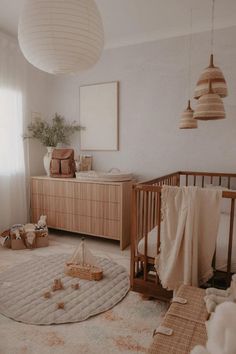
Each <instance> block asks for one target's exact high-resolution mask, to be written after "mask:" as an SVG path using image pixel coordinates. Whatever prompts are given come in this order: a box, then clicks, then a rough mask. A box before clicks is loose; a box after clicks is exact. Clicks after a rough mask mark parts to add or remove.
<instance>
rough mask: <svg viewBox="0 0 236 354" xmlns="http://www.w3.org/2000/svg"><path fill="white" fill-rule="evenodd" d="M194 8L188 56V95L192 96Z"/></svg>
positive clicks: (191, 11) (191, 13)
mask: <svg viewBox="0 0 236 354" xmlns="http://www.w3.org/2000/svg"><path fill="white" fill-rule="evenodd" d="M192 27H193V9H192V4H191V9H190V35H189V48H188V50H189V58H188V97H189V99H190V97H191V81H192V80H191V71H192V70H191V66H192V36H193V30H192Z"/></svg>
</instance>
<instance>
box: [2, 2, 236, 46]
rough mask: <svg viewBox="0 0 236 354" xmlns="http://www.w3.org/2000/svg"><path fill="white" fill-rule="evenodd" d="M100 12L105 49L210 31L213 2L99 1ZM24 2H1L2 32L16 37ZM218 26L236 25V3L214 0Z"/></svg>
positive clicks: (216, 24)
mask: <svg viewBox="0 0 236 354" xmlns="http://www.w3.org/2000/svg"><path fill="white" fill-rule="evenodd" d="M96 2H97V5H98V7H99V9H100V12H101V15H102V19H103V24H104V31H105V45H106V48H110V47H117V46H123V45H129V44H135V43H141V42H146V41H152V40H156V39H161V38H167V37H175V36H179V35H184V34H187V33H189V32H190V9H191V4H192V11H193V27H192V28H193V32H202V31H206V30H209V29H210V27H211V25H210V22H211V4H212V1H211V0H96ZM23 3H24V0H11V1H9V0H0V29H1V30H2V31H4V32H6V33H8V34H10V35H13V36H17V23H18V18H19V13H20V11H21V8H22V5H23ZM215 8H216V10H215V27H216V28H224V27H230V26H234V25H236V0H215Z"/></svg>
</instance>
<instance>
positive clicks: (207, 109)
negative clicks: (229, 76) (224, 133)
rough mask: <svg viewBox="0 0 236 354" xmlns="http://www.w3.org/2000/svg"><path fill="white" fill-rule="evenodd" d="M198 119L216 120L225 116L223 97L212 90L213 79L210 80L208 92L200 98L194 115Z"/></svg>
mask: <svg viewBox="0 0 236 354" xmlns="http://www.w3.org/2000/svg"><path fill="white" fill-rule="evenodd" d="M193 118H194V119H198V120H216V119H224V118H225V109H224V104H223V101H222V98H221V97H220V96H219V95H218V94H217V93H214V92H213V90H212V83H211V81H209V82H208V92H207V93H206V94H204V95H203V96H201V97H200V98H199V100H198V103H197V106H196V109H195V112H194V115H193Z"/></svg>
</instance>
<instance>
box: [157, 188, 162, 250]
mask: <svg viewBox="0 0 236 354" xmlns="http://www.w3.org/2000/svg"><path fill="white" fill-rule="evenodd" d="M160 245H161V192H159V193H158V234H157V254H159V252H160Z"/></svg>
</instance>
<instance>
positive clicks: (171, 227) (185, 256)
mask: <svg viewBox="0 0 236 354" xmlns="http://www.w3.org/2000/svg"><path fill="white" fill-rule="evenodd" d="M221 198H222V191H220V190H214V189H206V188H199V187H171V186H163V188H162V218H163V221H162V223H161V249H160V254H159V255H158V258H157V260H156V264H157V272H158V274H159V277H160V280H161V283H162V286H163V287H164V288H167V289H169V290H175V289H176V288H178V286H179V285H180V284H186V285H193V286H199V285H201V284H202V283H204V282H205V281H207V280H208V279H209V278H211V276H212V275H213V270H212V267H211V263H212V258H213V255H214V252H215V247H216V238H217V232H218V226H219V220H220V202H221Z"/></svg>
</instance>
